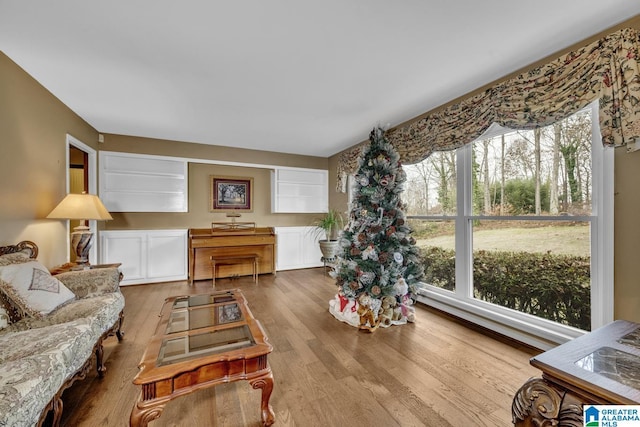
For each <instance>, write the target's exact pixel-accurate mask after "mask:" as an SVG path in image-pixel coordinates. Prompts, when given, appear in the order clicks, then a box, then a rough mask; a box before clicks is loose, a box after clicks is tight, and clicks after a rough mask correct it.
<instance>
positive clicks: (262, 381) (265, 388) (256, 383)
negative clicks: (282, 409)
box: [249, 372, 276, 426]
mask: <svg viewBox="0 0 640 427" xmlns="http://www.w3.org/2000/svg"><path fill="white" fill-rule="evenodd" d="M249 384H251V387H253V388H254V389H258V388H261V389H262V402H261V408H260V409H261V411H262V425H263V426H270V425H272V424H273V423H274V422H275V421H276V416H275V414H274V412H273V408H272V407H271V405H270V404H269V399H271V392H272V391H273V374H272V373H271V372H269V373H268V374H267V375H265V376H262V377H260V378H256V379H254V380H251V381H249Z"/></svg>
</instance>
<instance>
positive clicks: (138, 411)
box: [129, 401, 165, 427]
mask: <svg viewBox="0 0 640 427" xmlns="http://www.w3.org/2000/svg"><path fill="white" fill-rule="evenodd" d="M141 403H142V402H140V401H138V402H136V404H135V405H133V409H131V416H130V417H129V425H130V426H131V427H146V426H147V424H149V421H153V420H155V419H158V418H160V415H162V411H163V410H164V406H165V403H162V404H160V405H155V406H142V405H141Z"/></svg>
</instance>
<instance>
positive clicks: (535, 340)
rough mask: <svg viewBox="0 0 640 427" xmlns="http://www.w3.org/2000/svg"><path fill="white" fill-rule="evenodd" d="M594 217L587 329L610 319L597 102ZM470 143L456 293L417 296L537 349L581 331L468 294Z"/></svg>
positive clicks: (609, 202)
mask: <svg viewBox="0 0 640 427" xmlns="http://www.w3.org/2000/svg"><path fill="white" fill-rule="evenodd" d="M591 109H592V111H593V115H592V124H593V125H592V126H593V127H592V135H593V140H592V165H593V166H592V174H593V175H592V176H593V181H592V182H593V190H592V191H593V197H592V199H593V206H592V212H593V216H590V217H581V219H583V220H584V219H586V220H589V221H591V236H592V237H591V272H592V274H591V329H592V330H594V329H596V328H598V327H600V326H603V325H606V324H607V323H610V322H611V321H613V218H614V216H613V215H614V212H613V202H614V201H613V183H614V175H613V170H614V155H613V151H614V150H613V148H608V147H603V145H602V142H601V140H600V129H599V127H598V115H597V111H598V108H597V103H594V104H592V106H591ZM471 159H472V145H471V144H467V145H466V146H465V147H462V148H460V149H458V151H457V160H456V161H457V169H458V170H457V173H458V188H457V197H458V199H457V206H458V208H457V210H456V212H457V214H456V215H455V216H451V217H448V219H451V220H455V223H456V237H455V240H456V242H455V244H456V288H455V292H451V291H446V290H444V289H441V288H438V287H435V286H432V285H425V286H426V287H425V288H424V289H423V290H422V291H421V292H420V295H418V297H417V300H418V301H419V302H421V303H423V304H426V305H428V306H431V307H434V308H436V309H439V310H442V311H444V312H447V313H449V314H452V315H455V316H457V317H460V318H462V319H465V320H468V321H470V322H473V323H475V324H478V325H480V326H483V327H486V328H488V329H491V330H493V331H496V332H498V333H501V334H503V335H505V336H508V337H510V338H513V339H515V340H518V341H520V342H523V343H526V344H529V345H532V346H534V347H536V348H539V349H542V350H548V349H550V348H553V347H555V346H556V345H559V344H562V343H564V342H567V341H569V340H571V339H574V338H577V337H579V336H581V335H584V333H585V331H582V330H580V329H577V328H573V327H570V326H565V325H561V324H559V323H556V322H552V321H549V320H546V319H542V318H539V317H537V316H533V315H529V314H525V313H521V312H518V311H516V310H512V309H508V308H505V307H500V306H498V305H495V304H491V303H487V302H485V301H481V300H478V299H475V298H473V271H472V267H473V266H472V263H471V260H472V247H473V245H472V241H471V238H472V237H471V236H472V229H471V224H472V221H473V220H474V219H477V218H482V217H481V216H472V215H471V214H472V206H471V194H470V191H471V188H472V187H471V181H472V180H471ZM574 219H575V218H574Z"/></svg>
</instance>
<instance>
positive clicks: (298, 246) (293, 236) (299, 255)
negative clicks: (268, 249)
mask: <svg viewBox="0 0 640 427" xmlns="http://www.w3.org/2000/svg"><path fill="white" fill-rule="evenodd" d="M309 230H310V227H275V231H276V236H277V238H278V245H277V252H278V253H277V259H276V270H294V269H298V268H311V267H321V266H322V265H323V263H322V261H321V260H320V258H321V257H322V253H321V252H320V247H319V246H318V241H317V239H316V238H315V237H314V235H313V233H310V232H309Z"/></svg>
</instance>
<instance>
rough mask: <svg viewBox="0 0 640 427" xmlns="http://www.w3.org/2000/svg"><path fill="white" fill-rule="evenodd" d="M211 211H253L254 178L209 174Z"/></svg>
mask: <svg viewBox="0 0 640 427" xmlns="http://www.w3.org/2000/svg"><path fill="white" fill-rule="evenodd" d="M209 178H210V181H211V185H210V189H209V210H210V211H211V212H253V178H251V177H238V176H216V175H210V176H209Z"/></svg>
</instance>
